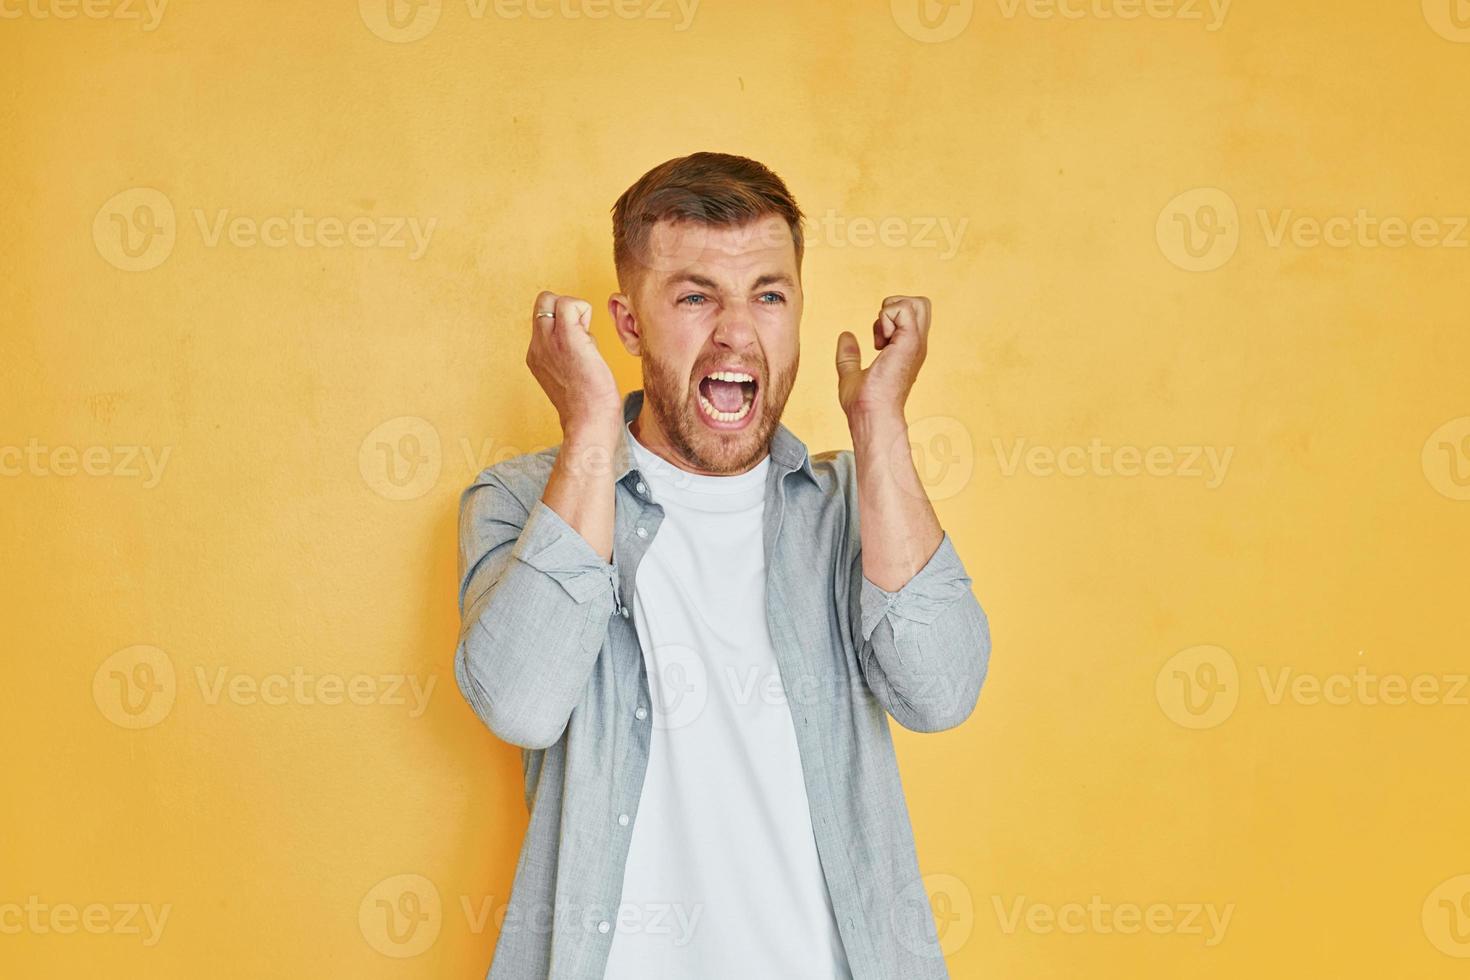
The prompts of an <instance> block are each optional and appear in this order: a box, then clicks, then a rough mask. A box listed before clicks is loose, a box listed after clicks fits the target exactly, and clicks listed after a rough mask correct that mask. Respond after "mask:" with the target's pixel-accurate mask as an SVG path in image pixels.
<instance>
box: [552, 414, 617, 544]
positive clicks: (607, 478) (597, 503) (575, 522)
mask: <svg viewBox="0 0 1470 980" xmlns="http://www.w3.org/2000/svg"><path fill="white" fill-rule="evenodd" d="M619 425H621V421H619ZM621 438H622V430H621V428H612V429H611V431H609V428H608V426H606V425H604V426H601V427H599V428H598V429H591V428H588V429H574V430H572V431H570V432H568V433H567V434H566V438H565V440H564V441H563V442H562V446H561V451H560V452H558V453H557V457H556V462H555V463H554V464H553V465H552V467H551V476H550V478H549V479H548V480H547V481H546V488H545V490H543V491H542V493H541V499H542V501H543V502H544V503H545V504H546V506H547V507H550V508H551V509H552V510H554V511H556V513H557V516H559V517H560V518H561V519H562V520H564V521H566V522H567V524H569V525H571V527H572V528H573V529H574V530H575V531H576V532H577V533H578V534H580V535H581V536H582V538H583V539H584V540H585V541H586V542H587V543H588V544H589V545H591V546H592V550H593V551H595V552H597V554H598V555H599V556H601V557H602V559H603V560H604V561H611V560H612V546H613V517H614V500H615V486H614V483H613V479H612V459H613V456H614V449H615V448H616V446H617V440H618V439H621Z"/></svg>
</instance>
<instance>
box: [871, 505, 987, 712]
mask: <svg viewBox="0 0 1470 980" xmlns="http://www.w3.org/2000/svg"><path fill="white" fill-rule="evenodd" d="M851 576H852V582H853V583H854V584H855V585H856V587H857V588H856V591H857V593H858V601H857V607H858V629H859V636H858V637H856V640H857V646H858V662H859V664H860V666H861V668H862V672H863V677H864V679H865V680H866V681H867V683H868V687H869V689H870V690H872V692H873V694H874V696H875V697H876V698H877V699H878V701H879V703H880V704H882V705H883V707H884V708H885V709H886V710H887V711H888V713H889V714H891V715H892V716H893V717H894V719H896V720H897V721H898V723H899V724H901V725H903V726H904V727H905V728H908V729H911V730H913V731H917V732H938V731H943V730H945V729H947V728H953V727H954V726H956V725H958V724H960V723H961V722H963V721H964V720H965V719H966V718H968V717H969V716H970V714H971V712H973V711H974V709H975V704H976V702H977V701H978V700H979V697H980V688H981V686H982V685H983V684H984V683H985V675H986V672H987V670H988V668H989V664H990V624H989V621H988V619H987V617H986V615H985V611H984V610H983V609H982V608H981V607H980V603H979V602H978V601H977V600H976V598H975V595H974V593H973V592H971V591H970V583H971V580H970V577H969V576H968V575H966V574H965V567H964V564H963V563H962V562H961V561H960V557H959V555H958V554H957V553H956V552H955V548H954V543H953V542H952V541H951V540H950V537H949V533H948V532H945V534H944V537H943V539H942V540H941V541H940V543H939V547H938V548H937V549H936V550H935V552H934V554H933V555H931V556H930V558H929V560H928V562H926V563H925V564H924V566H923V567H922V568H921V569H920V570H919V571H918V572H916V573H915V574H914V576H913V577H912V578H910V579H909V580H908V581H907V582H905V583H904V585H903V587H902V588H900V589H899V590H898V591H897V592H889V591H887V590H885V589H882V588H879V587H878V586H877V585H874V584H873V582H872V581H870V580H869V579H868V577H867V576H866V575H864V574H863V571H862V553H861V551H860V550H859V551H858V552H857V554H856V557H855V558H854V560H853V567H852V570H851Z"/></svg>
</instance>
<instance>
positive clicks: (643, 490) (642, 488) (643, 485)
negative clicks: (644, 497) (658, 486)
mask: <svg viewBox="0 0 1470 980" xmlns="http://www.w3.org/2000/svg"><path fill="white" fill-rule="evenodd" d="M638 492H639V493H647V492H648V484H646V483H644V482H643V481H642V480H639V481H638Z"/></svg>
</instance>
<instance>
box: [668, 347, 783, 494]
mask: <svg viewBox="0 0 1470 980" xmlns="http://www.w3.org/2000/svg"><path fill="white" fill-rule="evenodd" d="M641 360H642V362H643V397H644V400H645V401H647V402H648V407H649V408H650V409H651V410H652V411H653V417H654V419H656V420H657V421H658V425H659V428H660V429H662V430H663V433H664V436H665V437H666V438H667V439H668V440H669V448H671V449H673V451H674V452H675V453H676V454H677V455H678V456H679V457H680V458H681V459H683V460H684V461H685V462H686V463H688V464H689V465H690V466H692V467H693V468H695V469H698V470H702V471H704V472H706V473H715V474H721V475H733V474H736V473H744V472H745V471H746V470H748V469H750V468H751V467H752V466H754V465H755V464H756V463H759V462H760V461H761V458H762V457H763V456H765V455H766V454H767V453H768V452H769V451H770V447H771V436H772V435H774V434H775V432H776V426H777V424H779V423H780V421H781V412H782V410H784V409H785V407H786V399H787V398H788V397H790V395H791V388H792V386H793V385H795V383H796V369H797V366H798V362H799V361H800V356H799V355H798V357H797V358H796V359H795V360H793V361H792V362H791V366H790V367H789V368H788V369H787V370H785V371H783V372H781V373H780V374H778V375H776V376H774V377H772V376H771V375H770V374H769V373H768V372H767V371H766V364H765V362H764V361H761V362H760V363H759V364H754V365H751V366H750V367H749V369H748V370H749V372H750V373H751V374H754V375H755V376H756V377H757V378H759V379H760V389H759V390H758V392H757V393H756V398H757V401H758V402H759V403H760V404H759V410H758V412H757V415H756V417H755V418H753V419H751V420H750V424H749V425H747V426H746V427H745V428H743V429H740V430H739V431H737V432H721V431H719V430H717V429H711V428H710V427H709V426H707V425H705V424H704V422H703V421H702V420H701V418H700V415H699V406H698V405H697V404H696V402H695V397H696V394H697V391H698V385H699V378H695V379H693V384H692V385H691V383H690V379H689V378H688V377H681V376H680V375H679V373H678V371H676V370H675V369H674V368H673V367H672V366H670V365H668V364H665V363H664V362H662V361H660V360H659V359H658V358H656V357H654V356H653V355H652V354H651V353H649V352H648V351H645V352H644V354H643V357H642V358H641ZM700 377H703V374H701V375H700Z"/></svg>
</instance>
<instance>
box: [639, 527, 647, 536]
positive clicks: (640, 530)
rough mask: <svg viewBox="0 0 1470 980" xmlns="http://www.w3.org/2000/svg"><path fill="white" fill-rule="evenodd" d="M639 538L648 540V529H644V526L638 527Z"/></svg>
mask: <svg viewBox="0 0 1470 980" xmlns="http://www.w3.org/2000/svg"><path fill="white" fill-rule="evenodd" d="M638 536H639V537H640V538H646V537H648V528H646V527H643V526H642V525H639V527H638Z"/></svg>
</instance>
